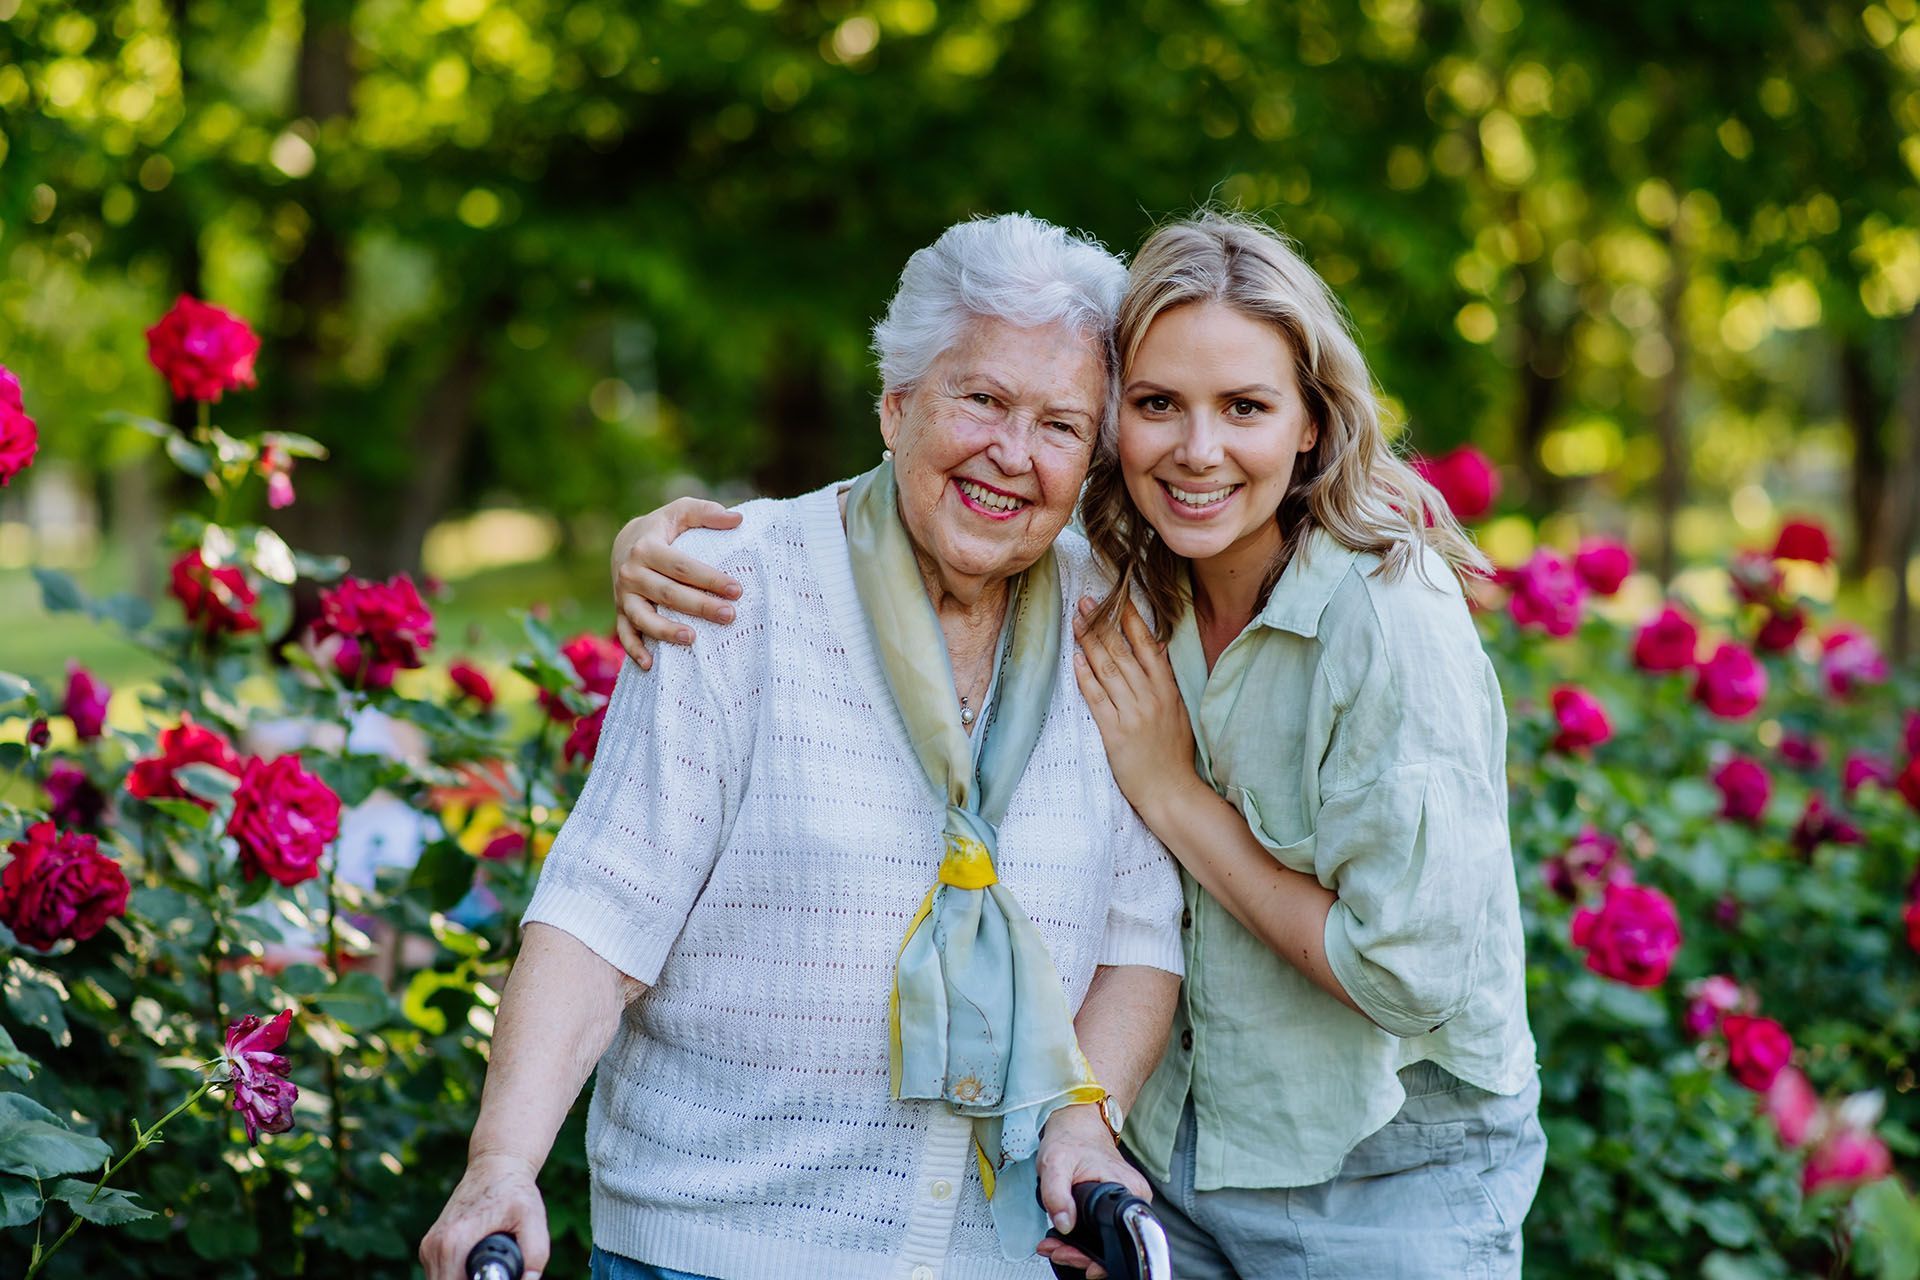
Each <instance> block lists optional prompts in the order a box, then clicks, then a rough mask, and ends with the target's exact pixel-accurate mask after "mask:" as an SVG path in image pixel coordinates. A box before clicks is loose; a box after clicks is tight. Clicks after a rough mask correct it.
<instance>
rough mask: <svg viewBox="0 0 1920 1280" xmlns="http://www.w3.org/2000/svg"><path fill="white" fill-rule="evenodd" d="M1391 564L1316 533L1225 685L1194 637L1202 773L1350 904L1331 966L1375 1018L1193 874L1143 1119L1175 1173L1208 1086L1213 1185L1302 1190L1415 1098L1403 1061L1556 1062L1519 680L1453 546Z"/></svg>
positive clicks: (1498, 1067) (1182, 676)
mask: <svg viewBox="0 0 1920 1280" xmlns="http://www.w3.org/2000/svg"><path fill="white" fill-rule="evenodd" d="M1378 565H1379V558H1378V557H1376V556H1372V555H1366V554H1362V553H1358V552H1354V551H1351V550H1348V549H1347V548H1345V547H1342V546H1341V545H1340V544H1339V543H1337V542H1335V541H1334V540H1333V539H1332V538H1331V537H1330V536H1328V535H1327V534H1326V533H1324V532H1320V531H1316V532H1315V533H1314V534H1313V535H1311V537H1310V538H1309V540H1308V541H1307V543H1306V544H1305V545H1304V546H1303V547H1302V549H1301V554H1299V555H1296V556H1295V557H1294V559H1293V561H1292V563H1290V564H1289V565H1288V566H1287V569H1286V572H1285V573H1284V574H1283V575H1282V576H1281V578H1280V581H1279V583H1278V584H1277V585H1276V586H1275V588H1274V591H1273V595H1272V598H1271V599H1269V601H1268V602H1267V605H1266V607H1265V608H1264V609H1263V610H1262V611H1261V612H1260V614H1259V615H1258V616H1257V617H1256V618H1255V619H1254V620H1253V621H1252V622H1251V623H1249V624H1248V626H1247V628H1246V630H1245V631H1243V632H1241V634H1240V635H1239V636H1237V637H1235V639H1234V640H1233V642H1232V643H1231V644H1229V645H1228V646H1227V648H1226V650H1225V651H1224V652H1222V653H1221V655H1220V657H1219V660H1218V662H1217V663H1216V664H1215V666H1214V669H1213V671H1212V673H1211V674H1209V673H1208V671H1207V664H1206V657H1205V654H1204V653H1203V652H1202V650H1201V647H1200V637H1199V633H1198V631H1197V629H1196V628H1195V625H1194V620H1193V616H1192V613H1191V612H1190V611H1189V612H1188V614H1187V615H1186V616H1184V617H1183V618H1181V620H1180V622H1179V624H1178V625H1177V626H1176V628H1175V630H1174V633H1173V638H1172V642H1171V644H1170V647H1169V656H1170V658H1171V660H1172V663H1173V668H1174V673H1175V675H1176V677H1177V678H1178V680H1179V683H1180V691H1181V693H1182V695H1183V696H1184V697H1185V699H1186V703H1187V709H1188V714H1189V715H1190V716H1191V717H1192V720H1193V732H1194V738H1195V740H1196V743H1197V755H1198V766H1199V769H1200V772H1201V776H1202V777H1204V778H1206V779H1207V781H1208V782H1210V783H1211V784H1212V786H1213V788H1214V790H1216V791H1218V792H1219V793H1220V794H1221V795H1223V796H1225V797H1226V798H1227V799H1228V800H1229V801H1231V802H1232V803H1233V804H1234V805H1235V806H1236V807H1237V808H1238V809H1239V810H1240V812H1241V813H1242V814H1243V815H1244V816H1245V817H1246V820H1247V824H1248V825H1249V826H1250V827H1251V828H1252V829H1253V833H1254V835H1255V836H1256V837H1258V838H1259V840H1260V843H1261V844H1263V845H1265V846H1266V847H1267V848H1268V849H1269V850H1271V851H1272V853H1273V856H1274V857H1275V858H1277V859H1279V860H1280V862H1282V863H1284V864H1285V865H1286V866H1289V867H1292V868H1293V869H1294V870H1296V871H1302V872H1305V873H1307V874H1309V875H1312V876H1314V877H1315V878H1317V879H1318V880H1319V881H1320V883H1321V884H1323V885H1325V886H1326V887H1328V888H1329V889H1332V890H1334V891H1335V892H1336V893H1337V894H1339V901H1338V902H1337V903H1335V904H1334V908H1333V911H1332V913H1331V914H1330V915H1329V916H1328V917H1327V931H1326V949H1327V959H1328V962H1329V963H1330V965H1331V966H1332V968H1333V971H1334V973H1335V975H1337V976H1338V977H1339V979H1340V982H1341V985H1342V986H1344V987H1345V988H1346V989H1347V992H1348V993H1349V994H1350V995H1351V996H1352V997H1353V999H1354V1002H1355V1003H1356V1004H1358V1005H1359V1006H1360V1007H1361V1008H1362V1009H1365V1010H1366V1011H1367V1013H1368V1014H1369V1015H1371V1018H1372V1021H1369V1020H1368V1019H1367V1018H1365V1017H1362V1016H1361V1015H1360V1014H1358V1013H1355V1012H1354V1011H1353V1010H1351V1009H1349V1008H1347V1007H1346V1006H1345V1005H1344V1004H1342V1003H1340V1002H1339V1001H1338V1000H1336V999H1334V998H1333V997H1332V996H1330V995H1328V994H1326V993H1325V992H1324V991H1322V990H1320V989H1319V988H1318V987H1316V986H1314V985H1313V983H1311V982H1310V981H1308V980H1307V979H1306V978H1305V977H1304V976H1303V975H1302V974H1301V973H1300V972H1299V970H1297V969H1295V968H1294V967H1293V966H1292V965H1290V964H1288V963H1287V962H1286V961H1285V960H1282V959H1281V958H1280V957H1279V956H1276V955H1275V954H1273V953H1272V952H1271V951H1269V950H1268V949H1267V948H1266V946H1265V945H1264V944H1262V943H1261V942H1260V941H1259V940H1258V939H1257V938H1255V937H1254V936H1253V935H1252V934H1250V933H1249V932H1247V930H1246V929H1245V928H1243V927H1242V926H1241V924H1240V923H1239V921H1237V920H1235V919H1234V918H1233V916H1232V915H1231V914H1230V913H1229V912H1228V911H1227V909H1226V908H1225V907H1223V906H1221V905H1220V904H1219V903H1218V902H1217V901H1215V900H1214V899H1213V898H1212V897H1210V896H1209V895H1208V894H1206V893H1205V892H1204V891H1203V890H1201V888H1200V887H1199V885H1198V884H1196V883H1195V882H1194V880H1193V878H1192V877H1191V876H1184V877H1183V879H1184V881H1185V888H1186V900H1187V914H1186V916H1185V917H1184V919H1183V924H1184V937H1185V941H1186V948H1187V977H1186V984H1185V986H1184V987H1183V989H1182V992H1181V1000H1180V1008H1179V1011H1178V1013H1177V1014H1176V1016H1175V1019H1174V1024H1173V1039H1172V1042H1171V1044H1169V1046H1168V1048H1167V1054H1166V1057H1165V1058H1164V1059H1163V1060H1162V1061H1161V1064H1160V1068H1159V1070H1158V1071H1157V1072H1156V1073H1155V1074H1154V1076H1153V1078H1152V1079H1151V1080H1149V1081H1148V1083H1147V1086H1146V1088H1145V1090H1144V1091H1143V1092H1142V1093H1141V1096H1140V1099H1139V1101H1138V1102H1137V1103H1136V1104H1135V1106H1134V1109H1133V1112H1132V1114H1130V1115H1129V1116H1128V1117H1127V1129H1126V1133H1127V1143H1128V1145H1129V1146H1130V1147H1131V1148H1132V1149H1133V1151H1134V1153H1135V1154H1136V1155H1138V1156H1139V1157H1140V1158H1141V1159H1142V1160H1143V1161H1144V1162H1145V1164H1146V1166H1147V1167H1148V1168H1149V1169H1151V1170H1152V1171H1153V1172H1154V1173H1155V1174H1156V1175H1158V1176H1160V1177H1162V1178H1164V1177H1166V1176H1167V1174H1168V1172H1169V1170H1168V1165H1169V1163H1170V1159H1171V1155H1172V1151H1173V1143H1174V1135H1175V1131H1176V1130H1177V1128H1178V1127H1179V1123H1180V1116H1181V1112H1182V1110H1183V1109H1184V1107H1185V1105H1186V1102H1187V1100H1188V1098H1189V1097H1191V1098H1192V1100H1193V1105H1194V1115H1195V1121H1196V1132H1195V1155H1196V1168H1195V1182H1196V1185H1197V1186H1198V1187H1199V1188H1201V1189H1203V1190H1210V1189H1213V1188H1217V1187H1298V1186H1310V1185H1312V1184H1314V1183H1318V1182H1324V1181H1326V1180H1327V1179H1329V1178H1331V1177H1333V1176H1334V1175H1335V1174H1336V1173H1338V1172H1339V1170H1340V1166H1341V1163H1342V1161H1343V1160H1344V1159H1345V1158H1346V1155H1347V1153H1348V1152H1349V1151H1351V1150H1352V1149H1353V1148H1354V1146H1355V1145H1356V1144H1358V1143H1359V1142H1360V1141H1361V1140H1362V1139H1363V1138H1365V1137H1367V1136H1368V1135H1369V1134H1372V1133H1373V1132H1375V1131H1376V1130H1378V1129H1379V1128H1380V1127H1381V1126H1382V1125H1384V1124H1386V1122H1387V1121H1388V1120H1389V1119H1391V1118H1392V1117H1393V1115H1394V1113H1395V1112H1397V1111H1398V1110H1399V1109H1400V1106H1401V1103H1402V1102H1404V1101H1405V1096H1406V1095H1405V1093H1404V1092H1403V1090H1402V1089H1401V1087H1400V1081H1399V1079H1398V1077H1397V1075H1396V1073H1397V1072H1398V1071H1399V1069H1400V1068H1401V1067H1404V1066H1407V1065H1409V1064H1412V1063H1415V1062H1421V1061H1426V1060H1431V1061H1434V1062H1437V1063H1439V1064H1440V1065H1441V1066H1443V1067H1445V1068H1446V1069H1447V1070H1449V1071H1451V1072H1453V1074H1455V1075H1456V1076H1459V1077H1460V1078H1461V1079H1463V1080H1465V1081H1467V1082H1469V1083H1471V1084H1474V1085H1478V1086H1479V1087H1481V1088H1483V1089H1487V1090H1489V1091H1491V1092H1494V1093H1500V1094H1513V1093H1517V1092H1519V1091H1520V1090H1521V1089H1522V1088H1524V1087H1525V1085H1526V1083H1527V1081H1528V1080H1529V1079H1530V1078H1531V1075H1532V1072H1533V1070H1534V1044H1533V1036H1532V1033H1531V1032H1530V1031H1529V1029H1528V1026H1527V1011H1526V989H1525V969H1524V964H1523V960H1522V954H1521V932H1520V905H1519V895H1518V891H1517V889H1516V886H1515V883H1514V869H1513V855H1512V851H1511V847H1510V845H1509V842H1508V835H1507V791H1506V785H1507V784H1506V714H1505V711H1504V709H1503V708H1502V705H1501V701H1500V687H1499V683H1498V681H1497V680H1496V678H1495V676H1494V673H1493V667H1492V664H1491V663H1489V662H1488V661H1487V656H1486V654H1485V653H1484V652H1483V651H1482V649H1481V647H1480V640H1479V636H1478V635H1477V634H1476V632H1475V630H1474V626H1473V621H1472V619H1471V618H1470V617H1469V616H1468V612H1467V606H1466V602H1465V599H1464V598H1463V596H1462V595H1461V592H1460V588H1459V585H1458V584H1457V583H1456V582H1455V580H1454V577H1453V575H1452V573H1451V572H1450V571H1449V570H1448V568H1447V566H1446V565H1445V563H1444V562H1442V561H1441V559H1440V557H1439V556H1438V555H1437V554H1436V553H1434V552H1432V551H1426V552H1425V568H1424V572H1423V571H1422V570H1421V569H1419V568H1418V567H1412V568H1409V569H1408V571H1407V572H1405V573H1403V574H1401V575H1400V576H1399V577H1398V578H1393V579H1389V578H1387V577H1385V576H1377V575H1375V574H1374V572H1373V571H1374V570H1375V569H1376V568H1377V567H1378Z"/></svg>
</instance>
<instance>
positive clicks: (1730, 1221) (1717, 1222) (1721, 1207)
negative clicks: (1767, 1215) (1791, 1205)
mask: <svg viewBox="0 0 1920 1280" xmlns="http://www.w3.org/2000/svg"><path fill="white" fill-rule="evenodd" d="M1693 1217H1694V1221H1696V1222H1698V1223H1699V1224H1700V1225H1701V1226H1702V1227H1704V1228H1706V1232H1707V1234H1708V1235H1710V1236H1712V1237H1713V1242H1714V1243H1715V1244H1720V1245H1725V1246H1726V1247H1727V1248H1729V1249H1743V1248H1745V1247H1746V1246H1748V1245H1750V1244H1752V1243H1753V1242H1754V1240H1755V1239H1756V1238H1758V1236H1759V1234H1760V1224H1759V1223H1758V1222H1756V1221H1755V1220H1754V1216H1753V1211H1752V1210H1750V1209H1748V1208H1747V1206H1745V1205H1744V1204H1741V1203H1740V1202H1739V1201H1737V1200H1708V1201H1705V1202H1703V1203H1701V1204H1696V1205H1694V1207H1693Z"/></svg>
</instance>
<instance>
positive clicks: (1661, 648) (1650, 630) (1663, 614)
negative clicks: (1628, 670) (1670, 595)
mask: <svg viewBox="0 0 1920 1280" xmlns="http://www.w3.org/2000/svg"><path fill="white" fill-rule="evenodd" d="M1699 648H1700V628H1698V627H1696V626H1695V625H1694V624H1693V619H1692V618H1689V617H1688V616H1687V615H1686V614H1685V613H1683V612H1681V611H1680V610H1679V609H1676V608H1674V606H1672V605H1668V606H1667V607H1666V608H1664V609H1662V610H1660V612H1659V613H1656V614H1654V615H1653V617H1651V618H1648V619H1647V620H1646V621H1645V622H1644V623H1642V624H1641V626H1640V632H1639V634H1638V635H1636V636H1634V638H1633V664H1634V665H1635V666H1637V667H1639V668H1640V669H1641V670H1642V671H1685V670H1686V669H1687V668H1688V667H1691V666H1692V665H1693V659H1694V655H1695V654H1696V653H1697V652H1698V651H1699Z"/></svg>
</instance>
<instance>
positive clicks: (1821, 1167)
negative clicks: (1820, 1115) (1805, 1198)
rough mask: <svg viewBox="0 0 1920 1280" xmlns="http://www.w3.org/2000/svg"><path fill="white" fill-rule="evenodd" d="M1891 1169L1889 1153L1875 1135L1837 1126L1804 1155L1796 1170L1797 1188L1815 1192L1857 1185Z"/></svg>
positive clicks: (1805, 1191)
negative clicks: (1798, 1182)
mask: <svg viewBox="0 0 1920 1280" xmlns="http://www.w3.org/2000/svg"><path fill="white" fill-rule="evenodd" d="M1892 1172H1893V1156H1892V1154H1891V1153H1890V1152H1888V1150H1887V1144H1886V1143H1884V1142H1882V1141H1881V1140H1880V1139H1879V1137H1878V1136H1877V1135H1875V1134H1872V1133H1868V1132H1865V1131H1863V1130H1858V1129H1847V1128H1841V1129H1837V1130H1835V1131H1834V1132H1833V1133H1831V1134H1829V1135H1828V1136H1827V1137H1826V1138H1825V1139H1824V1140H1822V1141H1821V1143H1820V1145H1819V1146H1817V1147H1815V1148H1814V1149H1813V1152H1812V1153H1811V1154H1810V1155H1808V1156H1807V1164H1806V1168H1804V1169H1802V1170H1801V1171H1800V1190H1801V1192H1802V1193H1803V1194H1805V1195H1812V1194H1813V1193H1814V1192H1816V1191H1824V1190H1833V1189H1837V1188H1848V1187H1856V1186H1859V1185H1860V1184H1861V1183H1863V1182H1873V1181H1876V1180H1878V1179H1880V1178H1884V1177H1886V1176H1887V1175H1888V1174H1890V1173H1892Z"/></svg>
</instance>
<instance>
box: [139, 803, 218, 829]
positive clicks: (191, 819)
mask: <svg viewBox="0 0 1920 1280" xmlns="http://www.w3.org/2000/svg"><path fill="white" fill-rule="evenodd" d="M147 803H148V804H150V805H152V806H153V807H154V808H156V809H158V810H159V811H160V812H162V813H164V814H166V815H167V816H168V817H169V818H172V819H174V820H175V821H178V822H184V823H186V824H187V825H188V826H190V827H192V828H193V829H194V830H195V831H204V830H205V829H206V826H207V823H208V822H210V821H212V819H213V815H212V814H210V813H208V812H207V811H206V810H205V809H203V808H201V807H200V806H199V805H197V804H195V803H194V802H193V801H191V800H180V799H176V798H173V797H163V798H161V799H156V800H149V801H147Z"/></svg>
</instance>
